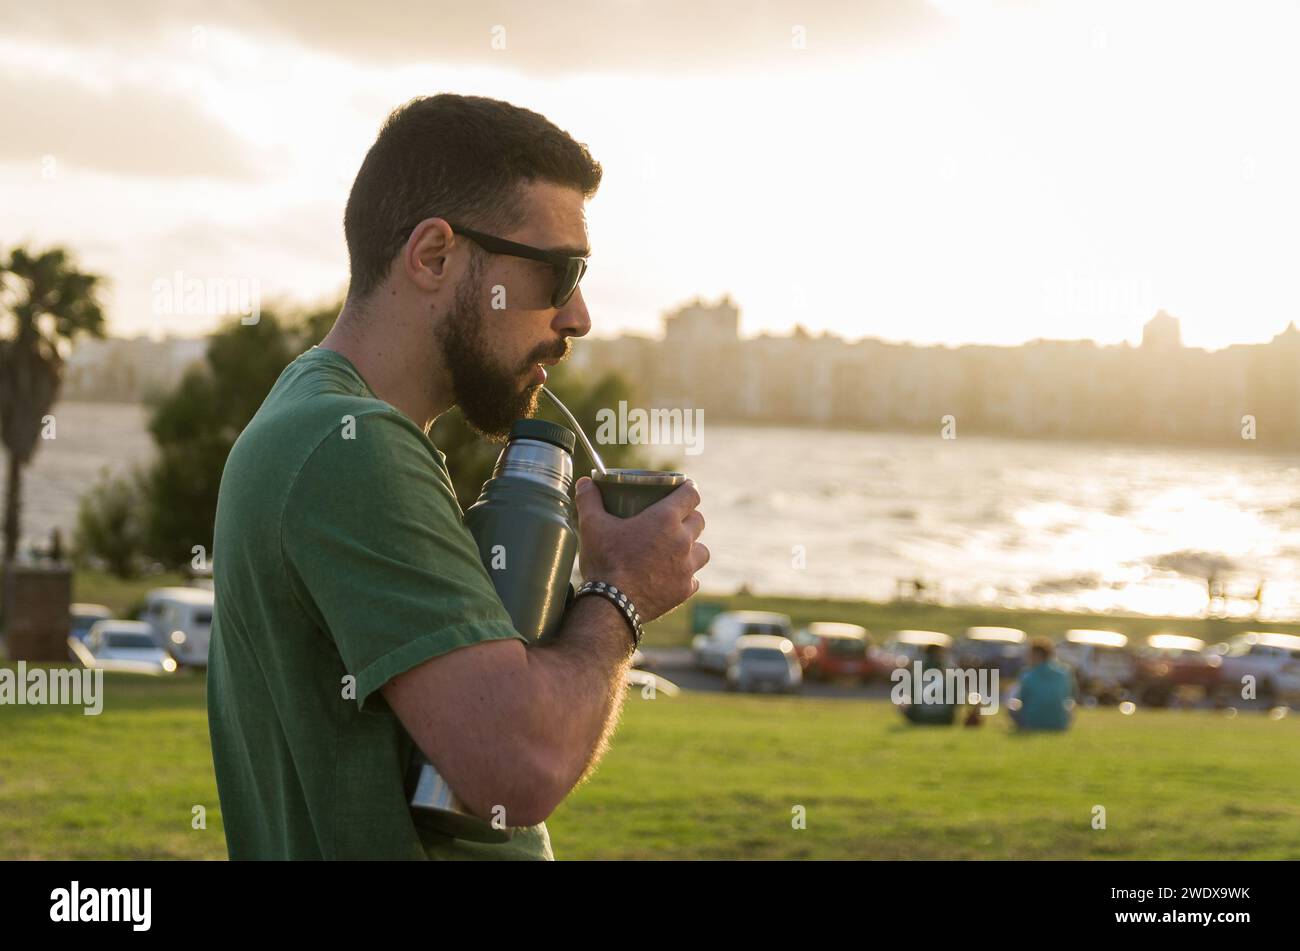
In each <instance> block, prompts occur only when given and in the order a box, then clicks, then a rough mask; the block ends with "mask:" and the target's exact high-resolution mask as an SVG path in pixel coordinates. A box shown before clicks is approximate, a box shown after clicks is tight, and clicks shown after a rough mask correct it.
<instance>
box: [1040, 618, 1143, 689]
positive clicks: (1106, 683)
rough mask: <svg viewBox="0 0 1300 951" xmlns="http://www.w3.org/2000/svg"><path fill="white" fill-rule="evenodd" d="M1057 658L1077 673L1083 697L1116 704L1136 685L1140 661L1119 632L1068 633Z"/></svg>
mask: <svg viewBox="0 0 1300 951" xmlns="http://www.w3.org/2000/svg"><path fill="white" fill-rule="evenodd" d="M1056 657H1057V659H1058V660H1059V661H1060V662H1061V663H1063V664H1065V665H1066V666H1067V667H1070V668H1072V669H1073V670H1074V677H1075V682H1076V683H1077V684H1078V687H1079V695H1080V696H1083V697H1093V698H1095V699H1097V700H1099V701H1102V702H1103V703H1109V702H1114V701H1116V700H1119V699H1122V698H1123V697H1126V696H1128V695H1129V694H1130V693H1131V692H1132V690H1133V687H1134V685H1135V684H1136V682H1137V661H1136V659H1135V658H1134V657H1133V653H1132V651H1131V650H1129V646H1128V638H1127V637H1126V636H1125V635H1123V634H1120V633H1119V632H1118V631H1091V630H1081V629H1079V630H1071V631H1066V632H1065V640H1063V641H1062V642H1061V643H1060V644H1059V645H1058V646H1057V648H1056Z"/></svg>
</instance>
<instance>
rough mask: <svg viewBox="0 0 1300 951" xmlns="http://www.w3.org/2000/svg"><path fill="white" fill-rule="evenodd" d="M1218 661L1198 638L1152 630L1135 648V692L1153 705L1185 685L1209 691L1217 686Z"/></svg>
mask: <svg viewBox="0 0 1300 951" xmlns="http://www.w3.org/2000/svg"><path fill="white" fill-rule="evenodd" d="M1222 664H1223V659H1222V658H1221V657H1219V656H1218V655H1217V654H1212V653H1207V652H1206V650H1205V642H1204V641H1202V640H1201V639H1200V638H1197V637H1186V636H1183V635H1181V634H1152V635H1151V636H1150V637H1148V638H1147V640H1146V643H1145V644H1143V645H1142V647H1140V648H1139V649H1138V651H1137V690H1138V695H1139V696H1140V697H1141V698H1142V700H1143V701H1144V702H1146V703H1149V704H1151V705H1153V706H1164V705H1165V704H1167V703H1168V702H1169V698H1170V697H1172V696H1173V695H1174V693H1175V692H1177V691H1179V690H1183V689H1186V688H1192V689H1193V690H1195V691H1197V692H1200V693H1202V694H1204V695H1209V694H1210V693H1211V692H1213V690H1214V688H1215V687H1216V686H1218V683H1219V679H1220V676H1221V670H1220V668H1221V667H1222Z"/></svg>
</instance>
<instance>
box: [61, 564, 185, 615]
mask: <svg viewBox="0 0 1300 951" xmlns="http://www.w3.org/2000/svg"><path fill="white" fill-rule="evenodd" d="M183 584H185V578H184V577H183V576H182V575H181V574H180V573H179V572H168V573H166V574H158V575H149V576H148V577H147V578H133V579H131V580H129V581H124V580H122V579H121V578H115V577H114V576H113V575H110V574H108V573H107V572H103V571H87V570H84V569H82V570H79V571H77V573H76V574H75V575H74V576H73V579H72V600H73V601H74V602H81V603H83V604H102V605H104V606H105V607H107V608H110V609H111V610H112V612H113V614H114V615H115V616H117V617H135V612H136V609H137V608H138V607H139V605H140V604H141V603H142V602H143V601H144V596H145V594H146V593H147V592H149V591H151V590H153V589H154V588H166V587H170V586H171V585H183Z"/></svg>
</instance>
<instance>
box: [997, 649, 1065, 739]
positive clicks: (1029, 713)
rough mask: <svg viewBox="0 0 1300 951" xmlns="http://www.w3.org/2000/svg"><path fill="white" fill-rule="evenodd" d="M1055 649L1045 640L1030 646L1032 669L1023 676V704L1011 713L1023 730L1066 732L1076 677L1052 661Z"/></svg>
mask: <svg viewBox="0 0 1300 951" xmlns="http://www.w3.org/2000/svg"><path fill="white" fill-rule="evenodd" d="M1054 653H1055V648H1054V647H1053V645H1052V642H1051V641H1050V640H1048V639H1047V638H1045V637H1035V638H1034V639H1033V640H1032V641H1030V644H1029V666H1028V667H1027V668H1026V670H1025V672H1024V673H1023V674H1021V675H1020V691H1019V700H1020V704H1019V707H1018V708H1017V709H1013V710H1011V711H1010V713H1011V719H1012V721H1013V722H1014V723H1015V724H1016V726H1017V727H1019V728H1020V729H1021V730H1067V729H1069V727H1070V718H1071V714H1072V713H1073V709H1074V695H1075V685H1074V673H1073V672H1072V671H1071V670H1070V668H1068V667H1066V666H1064V665H1063V664H1061V663H1060V662H1059V661H1056V660H1053V659H1052V655H1053V654H1054Z"/></svg>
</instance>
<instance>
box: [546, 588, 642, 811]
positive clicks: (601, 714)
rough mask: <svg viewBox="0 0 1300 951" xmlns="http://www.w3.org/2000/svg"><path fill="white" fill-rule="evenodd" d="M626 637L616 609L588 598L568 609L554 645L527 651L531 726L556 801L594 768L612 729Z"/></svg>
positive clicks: (619, 702)
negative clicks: (550, 761)
mask: <svg viewBox="0 0 1300 951" xmlns="http://www.w3.org/2000/svg"><path fill="white" fill-rule="evenodd" d="M631 636H632V635H631V631H630V630H629V629H628V624H627V621H626V620H625V619H624V618H623V616H622V614H621V613H620V612H619V610H618V608H616V607H615V606H614V605H613V604H611V603H610V602H609V601H607V600H606V599H604V598H600V597H594V596H588V597H584V598H579V599H578V600H577V601H575V602H574V603H573V604H572V605H570V606H569V609H568V611H567V612H566V613H565V616H564V619H563V621H562V622H561V627H560V631H559V634H558V636H557V637H556V638H555V639H554V640H552V641H550V642H548V643H546V644H541V645H538V646H536V647H531V648H529V650H528V663H529V667H530V673H531V674H532V675H533V677H535V678H536V679H535V684H536V687H537V690H536V693H535V699H536V701H537V703H538V705H539V716H538V718H537V720H536V721H535V722H536V723H537V725H538V726H539V728H540V729H541V731H542V736H541V740H542V742H543V743H544V744H545V746H546V747H547V748H548V749H549V750H551V751H552V756H553V757H554V758H555V760H556V762H555V764H554V767H555V769H556V772H557V777H558V779H559V785H560V786H561V787H562V792H561V796H563V795H564V794H566V793H567V792H568V791H569V790H570V789H572V788H573V787H574V786H576V785H578V783H579V782H581V781H582V779H583V777H585V776H586V774H587V773H588V772H589V771H590V769H591V768H592V767H593V766H595V764H596V762H597V761H598V760H599V759H600V757H601V756H602V755H603V754H604V751H605V746H606V743H607V741H608V738H609V736H610V734H611V733H613V731H614V727H615V725H616V724H617V723H618V714H619V711H620V709H621V708H622V705H623V694H624V692H625V690H624V679H623V678H624V674H625V673H626V671H627V669H628V666H629V661H630V656H631V646H632V645H631Z"/></svg>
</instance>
